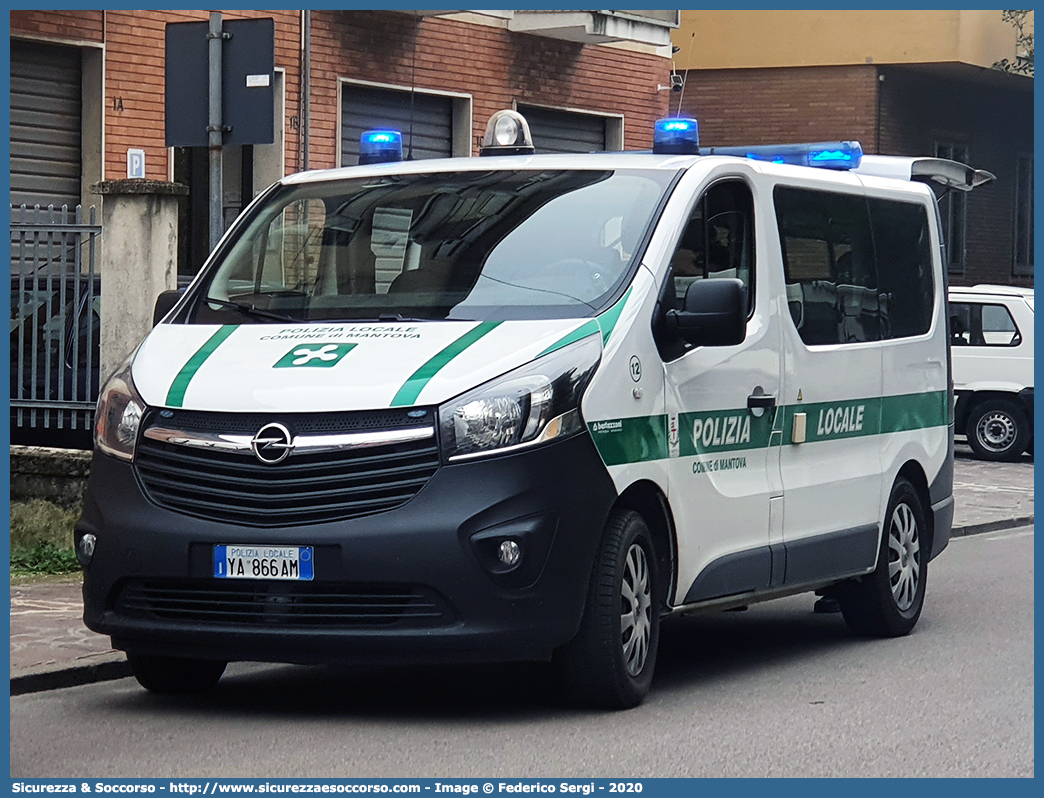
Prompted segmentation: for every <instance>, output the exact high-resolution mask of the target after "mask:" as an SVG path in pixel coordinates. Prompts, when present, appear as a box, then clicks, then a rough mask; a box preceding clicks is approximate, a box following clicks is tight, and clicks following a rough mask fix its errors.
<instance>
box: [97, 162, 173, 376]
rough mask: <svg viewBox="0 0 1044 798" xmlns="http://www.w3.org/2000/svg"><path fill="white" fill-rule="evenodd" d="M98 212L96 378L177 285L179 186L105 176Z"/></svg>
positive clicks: (130, 346)
mask: <svg viewBox="0 0 1044 798" xmlns="http://www.w3.org/2000/svg"><path fill="white" fill-rule="evenodd" d="M94 189H95V191H97V193H99V194H101V195H103V196H105V207H104V211H103V213H102V231H103V232H102V236H101V238H100V241H101V263H100V268H99V272H100V273H101V275H102V292H101V296H102V304H101V317H102V328H101V374H102V380H103V381H104V379H105V378H106V377H107V376H108V375H109V374H111V373H112V372H113V371H114V370H115V369H116V367H117V366H118V365H119V364H120V362H121V361H122V360H123V359H124V358H125V357H126V356H127V355H129V354H130V353H131V352H132V351H133V350H134V347H136V346H137V345H138V343H139V342H140V341H141V339H142V338H144V337H145V335H146V334H147V333H148V332H149V330H151V329H152V314H153V309H154V308H155V305H156V297H158V296H159V295H160V294H161V293H162V292H163V291H168V290H170V289H173V288H176V287H177V282H178V201H179V199H180V197H181V196H184V195H185V194H186V193H187V189H186V188H185V187H184V186H178V185H177V184H174V183H159V182H154V181H146V180H110V181H105V182H103V183H98V184H96V186H95V187H94Z"/></svg>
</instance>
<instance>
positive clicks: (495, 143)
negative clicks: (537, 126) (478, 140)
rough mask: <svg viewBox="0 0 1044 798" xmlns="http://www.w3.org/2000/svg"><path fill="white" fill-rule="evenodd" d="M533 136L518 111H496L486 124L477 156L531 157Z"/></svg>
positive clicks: (534, 149)
mask: <svg viewBox="0 0 1044 798" xmlns="http://www.w3.org/2000/svg"><path fill="white" fill-rule="evenodd" d="M534 152H536V148H534V147H533V134H532V133H530V132H529V123H528V122H527V121H526V118H525V117H524V116H522V114H520V113H518V111H497V112H496V113H495V114H493V116H491V117H490V118H489V122H487V123H486V134H485V135H484V136H483V137H482V149H481V150H479V155H532V154H533V153H534Z"/></svg>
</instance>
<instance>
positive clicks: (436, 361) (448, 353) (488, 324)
mask: <svg viewBox="0 0 1044 798" xmlns="http://www.w3.org/2000/svg"><path fill="white" fill-rule="evenodd" d="M499 326H500V322H499V321H484V322H482V323H481V324H479V325H478V326H477V327H475V328H474V329H473V330H471V331H470V332H467V333H465V334H464V335H462V336H460V338H458V339H457V340H456V341H454V342H453V343H452V344H450V345H449V346H447V347H446V348H445V349H443V350H442V351H441V352H439V353H438V354H437V355H435V357H433V358H432V359H431V360H429V361H428V362H427V363H425V364H424V365H423V366H421V367H420V368H419V369H417V370H416V371H415V372H413V374H412V375H411V376H410V378H409V379H408V380H406V382H405V383H403V386H402V387H401V388H399V391H398V393H396V394H395V398H393V399H392V401H391V406H392V407H401V406H403V405H412V404H413V403H414V402H416V401H417V397H418V396H420V392H421V391H423V390H424V386H425V385H427V384H428V383H429V382H430V381H431V378H432V377H434V376H435V375H436V374H438V372H439V371H440V370H441V369H442V368H443V367H444V366H445V365H446V364H447V363H449V362H450V361H451V360H453V358H455V357H456V356H457V355H459V354H460V353H461V352H463V351H464V350H465V349H467V348H468V347H469V346H471V345H472V344H473V343H475V341H477V340H478V339H479V338H481V337H482V336H484V335H487V334H488V333H491V332H493V330H495V329H496V328H497V327H499Z"/></svg>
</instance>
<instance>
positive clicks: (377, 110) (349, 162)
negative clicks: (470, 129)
mask: <svg viewBox="0 0 1044 798" xmlns="http://www.w3.org/2000/svg"><path fill="white" fill-rule="evenodd" d="M410 95H411V92H408V91H391V90H388V89H372V88H369V87H363V86H349V85H346V86H344V88H343V95H342V97H341V166H355V165H357V164H358V163H359V137H360V136H361V135H362V134H363V132H364V131H366V130H373V129H375V128H391V129H392V130H401V131H402V149H403V156H404V157H405V156H406V153H407V151H408V149H409V131H410V129H411V120H412V130H413V157H414V158H449V157H450V156H451V155H452V154H453V100H452V99H450V98H449V97H440V96H435V95H431V94H417V93H414V94H413V102H412V110H411V102H410Z"/></svg>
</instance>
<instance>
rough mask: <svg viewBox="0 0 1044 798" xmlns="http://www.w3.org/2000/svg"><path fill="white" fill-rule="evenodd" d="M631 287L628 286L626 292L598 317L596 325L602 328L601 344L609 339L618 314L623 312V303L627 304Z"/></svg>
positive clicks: (618, 316)
mask: <svg viewBox="0 0 1044 798" xmlns="http://www.w3.org/2000/svg"><path fill="white" fill-rule="evenodd" d="M633 290H634V289H633V288H628V289H627V293H626V294H624V295H623V297H622V298H621V299H620V301H619V302H617V303H616V304H615V305H613V306H612V307H611V308H609V310H607V311H606V312H605V313H603V314H602V315H601V316H599V317H598V326H599V327H601V328H602V344H603V346H604V345H605V343H606V341H608V340H609V336H610V335H611V334H612V332H613V328H614V327H616V322H617V321H619V320H620V314H621V313H623V309H624V305H626V304H627V298H628V297H629V296H630V295H631V291H633Z"/></svg>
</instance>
